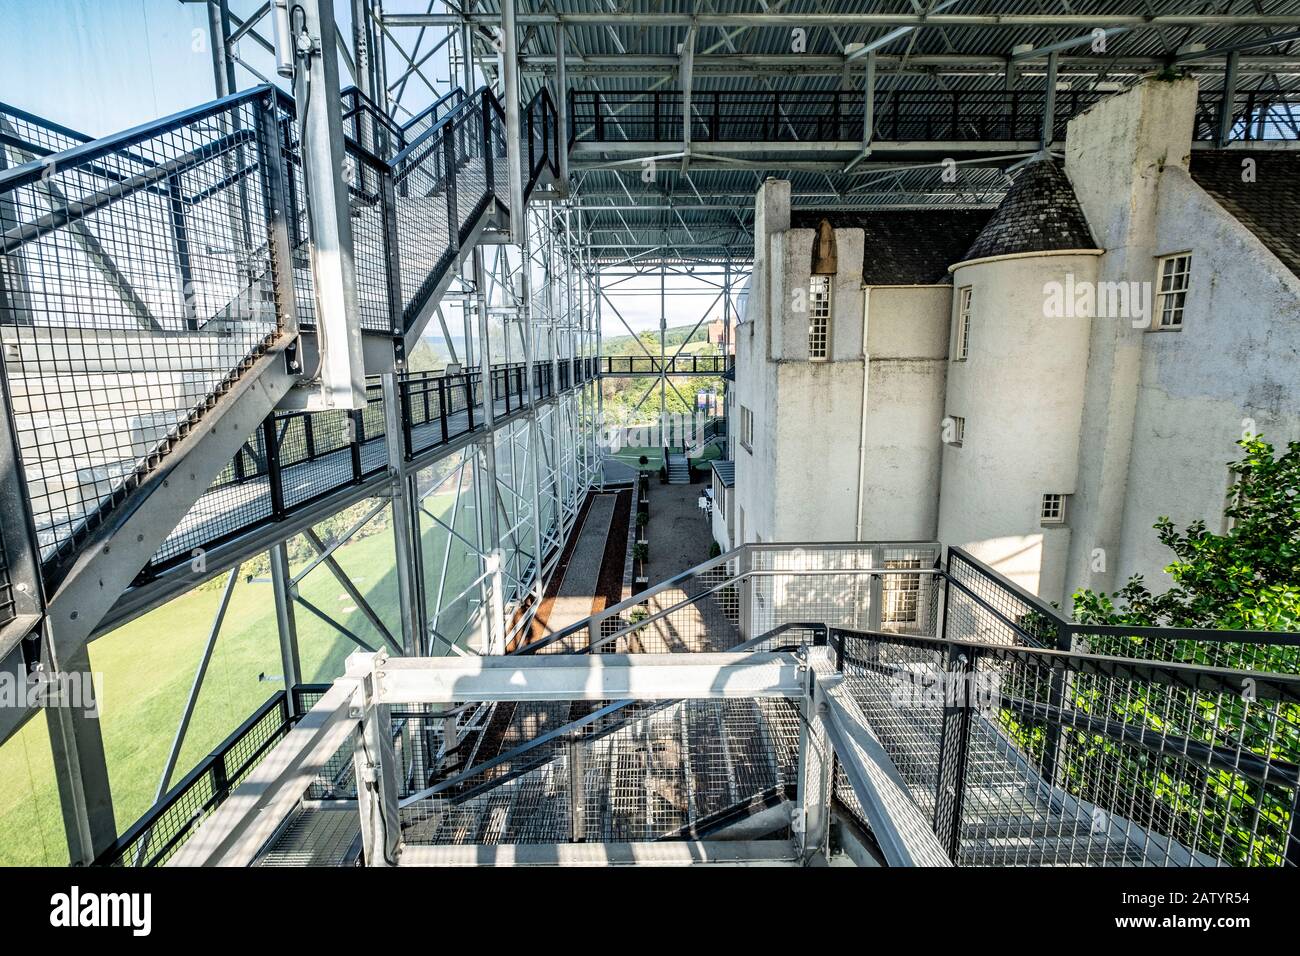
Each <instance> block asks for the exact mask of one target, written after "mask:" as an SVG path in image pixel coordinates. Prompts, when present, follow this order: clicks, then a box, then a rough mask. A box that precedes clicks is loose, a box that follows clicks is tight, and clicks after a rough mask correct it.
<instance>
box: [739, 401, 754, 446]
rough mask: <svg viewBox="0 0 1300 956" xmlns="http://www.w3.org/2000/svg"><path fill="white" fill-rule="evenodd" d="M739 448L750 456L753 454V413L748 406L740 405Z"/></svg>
mask: <svg viewBox="0 0 1300 956" xmlns="http://www.w3.org/2000/svg"><path fill="white" fill-rule="evenodd" d="M737 407H739V409H740V447H741V448H743V449H745V451H747V452H749V453H750V454H751V455H752V454H754V413H753V412H752V411H750V410H749V408H748V406H745V405H740V404H739V403H737Z"/></svg>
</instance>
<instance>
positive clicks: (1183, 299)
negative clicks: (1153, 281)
mask: <svg viewBox="0 0 1300 956" xmlns="http://www.w3.org/2000/svg"><path fill="white" fill-rule="evenodd" d="M1191 275H1192V257H1191V255H1189V254H1184V255H1179V256H1165V257H1164V258H1163V259H1161V260H1160V291H1159V293H1158V294H1157V295H1156V317H1155V327H1156V328H1157V329H1181V328H1182V327H1183V308H1184V307H1185V306H1186V305H1187V289H1188V287H1189V285H1190V284H1191Z"/></svg>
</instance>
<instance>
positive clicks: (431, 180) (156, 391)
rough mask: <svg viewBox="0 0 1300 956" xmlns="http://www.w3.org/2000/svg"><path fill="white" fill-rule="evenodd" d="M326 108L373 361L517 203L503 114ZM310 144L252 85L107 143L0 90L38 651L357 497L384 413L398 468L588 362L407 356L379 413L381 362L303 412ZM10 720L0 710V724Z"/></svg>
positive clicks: (449, 101)
mask: <svg viewBox="0 0 1300 956" xmlns="http://www.w3.org/2000/svg"><path fill="white" fill-rule="evenodd" d="M343 108H344V112H345V123H346V125H347V128H348V129H349V131H350V132H351V133H352V134H353V136H351V137H349V138H348V139H347V142H346V143H345V153H346V156H347V159H348V162H347V164H346V169H345V178H347V179H348V196H349V204H350V207H351V214H352V215H351V225H352V236H353V259H354V264H355V270H356V281H357V287H358V293H359V295H358V298H359V302H360V316H359V320H360V326H361V331H362V339H363V352H364V354H365V357H366V372H367V374H368V375H370V376H378V375H380V374H383V373H387V372H391V371H392V369H393V368H394V360H395V356H400V355H402V354H404V353H405V352H406V351H407V350H408V349H410V348H412V347H413V346H414V345H415V344H416V343H417V342H418V341H419V338H420V335H421V333H422V331H423V329H424V327H425V326H426V324H427V323H428V322H429V321H430V319H431V317H432V316H433V314H434V313H435V310H436V307H437V303H438V300H439V298H440V296H441V295H442V293H443V292H444V291H445V290H446V289H447V287H448V286H449V285H450V283H451V282H452V281H453V280H454V279H455V277H456V273H457V268H458V265H459V263H460V262H461V261H462V260H463V259H464V258H465V257H466V256H467V255H468V254H469V253H470V251H471V250H472V249H473V247H474V245H475V244H476V243H479V242H483V241H489V240H492V241H497V240H494V239H493V237H494V236H496V235H498V234H499V231H500V228H501V227H502V225H503V224H504V223H506V222H507V221H508V218H507V217H508V216H509V209H508V208H507V203H506V202H504V201H503V200H502V197H504V196H505V195H506V193H507V188H506V186H507V181H508V179H509V176H508V167H507V163H508V158H507V148H506V137H505V130H504V127H503V123H504V111H503V110H502V108H501V105H500V104H499V103H498V102H497V101H496V99H495V98H494V97H493V96H492V94H491V93H490V92H488V91H487V90H485V89H484V90H479V91H477V92H475V93H473V94H466V93H464V92H462V91H457V92H456V94H455V95H454V96H451V97H447V98H444V99H443V100H440V101H438V102H437V103H435V104H434V105H433V106H432V107H430V109H429V110H427V111H425V112H424V113H422V114H420V115H419V116H417V117H415V118H414V119H413V120H412V121H411V122H410V123H408V124H406V125H405V126H398V125H397V124H395V123H393V122H392V121H391V120H388V119H387V118H386V117H383V116H382V114H381V113H379V112H378V111H377V110H375V109H374V108H373V107H372V106H370V105H369V104H368V103H367V102H366V101H365V100H364V97H361V96H360V94H357V93H356V92H355V91H345V93H344V96H343ZM521 124H522V129H521V136H522V140H523V142H524V143H525V144H526V145H527V148H526V149H525V150H523V152H522V154H521V156H520V162H521V165H522V167H523V168H522V170H521V173H522V179H523V184H524V196H525V201H527V200H528V198H529V197H530V196H532V195H533V194H534V192H535V191H536V190H537V188H538V187H539V186H542V187H543V188H546V187H549V186H550V185H551V184H552V177H553V176H554V175H555V169H556V164H557V158H556V153H555V149H556V141H557V136H556V124H555V112H554V108H553V106H552V105H551V103H550V100H549V94H547V93H546V92H545V91H542V92H540V93H539V94H538V96H537V97H535V98H534V100H533V101H532V102H531V103H530V104H529V105H528V107H527V108H526V109H525V110H524V111H523V115H522V117H521ZM363 143H364V144H365V145H362V144H363ZM375 150H382V151H383V154H382V155H381V154H380V153H378V152H375ZM301 151H302V143H301V137H300V133H299V130H298V125H297V119H296V117H295V111H294V105H293V103H292V102H291V101H290V100H288V99H287V98H286V97H285V96H284V95H283V94H282V93H280V92H279V91H278V90H276V89H274V88H272V87H269V86H267V87H258V88H255V89H251V90H247V91H244V92H241V93H238V94H235V95H232V96H229V97H226V98H224V99H222V100H218V101H216V102H213V103H210V104H206V105H204V106H200V107H196V108H194V109H191V110H187V111H185V112H182V113H178V114H176V115H174V116H170V117H167V118H165V119H162V120H158V121H156V122H154V123H150V124H146V125H144V126H141V127H138V128H136V129H133V130H129V131H126V132H123V133H120V134H117V135H114V136H109V137H105V138H103V139H98V140H92V139H90V138H89V137H86V136H83V135H81V134H79V133H77V132H75V131H73V130H68V129H66V128H64V127H60V126H58V125H57V124H53V123H49V122H47V121H45V120H42V119H41V118H39V117H36V116H34V115H32V114H30V113H26V112H24V111H22V110H19V109H15V108H12V107H8V106H3V105H0V255H3V259H4V261H3V269H4V272H5V275H6V276H7V277H8V279H7V280H6V285H5V289H4V295H3V296H0V347H2V349H3V362H4V372H5V375H4V383H5V394H4V395H3V398H4V400H5V404H7V405H8V406H9V407H10V408H11V409H12V413H13V417H12V424H13V432H12V434H11V435H10V434H8V433H7V430H6V434H4V435H0V438H2V439H3V442H0V445H3V447H2V448H0V454H2V455H3V456H4V457H5V458H6V459H12V464H13V465H14V467H12V468H10V469H6V481H7V482H8V483H9V485H11V486H12V487H11V488H8V487H7V488H6V489H5V493H6V494H12V496H13V497H12V498H11V499H9V500H11V501H12V502H14V507H15V508H17V507H19V504H18V503H19V502H20V503H21V510H22V512H26V513H27V514H28V515H29V516H30V525H29V527H28V528H24V527H23V524H24V522H23V521H21V520H20V521H14V522H12V523H9V522H7V524H8V525H9V527H8V533H7V534H6V535H5V542H4V545H5V550H6V553H7V555H8V558H7V560H6V562H4V567H5V568H6V580H5V581H3V582H0V585H3V586H8V585H9V584H10V581H9V579H8V574H9V571H8V569H9V568H10V567H16V566H17V565H19V564H22V563H23V561H24V559H25V560H27V561H29V562H30V563H32V564H35V565H38V566H39V576H40V580H39V582H36V583H37V584H38V585H39V588H37V589H31V588H30V585H31V583H32V582H30V581H29V582H28V585H29V593H34V592H35V591H36V590H40V591H43V592H44V596H45V608H44V610H45V612H46V613H47V615H48V617H49V618H50V620H51V621H53V622H56V626H55V627H54V628H53V629H52V634H53V635H54V645H53V649H52V653H53V657H54V660H53V661H47V662H46V663H47V664H49V665H51V666H54V667H69V666H74V667H75V662H76V660H77V658H78V656H79V655H82V654H84V648H85V644H86V641H87V640H88V639H89V638H90V637H91V636H92V635H93V634H95V633H96V632H98V631H99V630H101V629H102V628H104V627H105V626H107V625H109V624H111V623H112V622H113V621H116V620H120V619H121V618H122V617H123V616H125V615H129V614H131V613H134V612H135V611H137V610H138V609H139V608H141V607H145V606H151V605H152V604H156V603H158V602H160V601H162V600H165V599H166V598H167V597H169V596H172V595H174V594H176V593H179V589H180V588H181V587H182V586H183V584H184V582H183V575H171V576H170V577H169V572H171V571H173V570H175V569H181V568H183V567H184V566H185V564H186V563H187V562H188V561H189V560H190V558H191V556H192V555H193V554H195V553H204V554H207V553H208V552H209V551H212V552H221V553H222V554H224V555H225V558H224V559H225V560H237V559H238V557H239V556H241V555H246V554H250V553H254V551H255V550H256V549H259V548H260V549H261V550H265V548H266V546H267V542H268V537H267V534H271V535H274V536H278V537H276V540H278V539H279V538H282V537H283V536H284V535H286V534H291V533H292V532H293V526H291V525H290V524H288V523H287V522H286V519H287V518H295V519H296V520H298V521H300V522H302V523H310V522H311V521H313V520H319V519H320V518H323V517H325V516H326V515H328V514H331V513H333V512H334V511H336V510H337V509H338V508H339V507H342V506H344V505H345V504H347V503H349V502H350V501H352V500H357V499H358V498H360V497H362V496H364V494H365V493H366V491H368V490H370V491H373V489H374V488H375V487H376V484H377V482H378V481H379V480H381V479H382V478H383V476H384V475H385V472H386V471H387V470H388V468H389V467H390V466H391V460H390V453H389V452H388V451H387V450H386V438H385V433H386V429H387V424H388V422H394V423H396V425H395V427H399V428H401V430H402V436H401V449H402V456H403V459H404V462H403V464H404V467H405V466H407V465H410V466H412V467H413V466H415V465H416V464H418V463H423V464H426V465H427V464H428V463H429V462H430V461H432V460H434V459H436V458H437V457H439V456H440V455H442V454H446V453H448V452H450V451H452V450H454V449H455V448H457V447H460V445H462V444H464V443H465V442H466V441H468V440H469V437H470V436H472V435H473V434H474V433H475V432H476V431H478V430H480V429H481V427H482V423H483V420H484V418H485V415H486V412H487V410H488V407H489V406H490V407H491V408H492V410H493V411H494V412H495V414H496V416H497V417H499V418H504V419H508V418H509V417H510V416H511V415H514V414H517V413H519V412H520V410H521V409H523V408H525V407H526V406H527V405H528V403H529V401H530V399H531V396H532V395H536V397H537V400H538V401H539V402H543V401H550V400H553V399H554V398H555V397H556V396H558V395H559V394H560V393H561V392H563V391H568V390H571V389H575V388H579V387H581V386H582V385H583V384H585V383H586V382H587V381H589V380H590V379H591V378H592V377H593V376H594V374H595V369H594V367H593V365H592V363H591V362H590V361H589V360H587V359H576V358H565V359H562V360H554V359H553V358H552V357H550V356H546V357H544V358H542V359H541V361H539V362H538V363H537V364H536V365H535V366H534V372H535V378H534V381H532V382H529V381H528V380H527V377H528V376H527V370H526V368H525V367H524V366H523V365H520V364H515V365H511V366H500V367H494V368H493V369H492V372H491V376H490V381H489V382H484V381H483V376H482V375H481V374H479V373H478V372H472V373H462V374H455V375H439V376H432V375H427V374H409V373H402V374H401V375H400V376H399V378H398V381H397V395H398V399H399V402H400V405H401V408H400V409H398V410H396V414H394V410H392V409H385V407H384V402H383V389H382V388H381V386H380V381H379V379H378V378H375V377H372V378H371V379H370V380H369V383H370V384H369V388H368V395H369V402H368V404H367V407H366V408H365V409H364V410H361V411H357V412H352V413H349V412H319V413H312V414H307V413H304V412H300V411H294V409H295V408H298V407H301V401H300V400H299V399H298V398H297V397H296V396H297V393H298V392H300V391H301V389H299V388H296V386H298V385H300V384H302V381H303V378H304V374H305V373H306V372H308V371H309V370H312V369H315V368H317V365H318V349H317V344H316V317H315V292H314V289H313V276H312V269H311V263H310V260H309V256H308V248H309V235H308V229H307V213H306V204H305V200H304V176H303V157H302V155H301ZM553 363H554V364H553ZM556 370H558V380H554V379H555V372H556ZM20 513H21V512H20ZM214 556H215V555H214ZM0 612H3V613H5V614H6V616H4V617H0V638H2V639H3V644H0V661H3V666H4V669H5V670H6V671H9V672H12V673H14V674H21V673H25V672H26V670H27V668H28V666H29V665H30V664H31V663H32V662H33V661H32V660H31V658H32V656H33V655H38V654H40V653H41V651H40V649H39V648H37V647H36V646H35V643H36V642H34V641H33V642H30V643H31V644H32V646H30V647H27V648H26V650H24V649H23V647H22V642H23V640H24V639H25V638H26V637H27V636H28V632H27V631H26V630H23V629H21V628H19V627H16V626H14V627H9V626H6V625H10V624H16V623H21V622H19V621H18V618H19V614H18V612H17V609H16V608H15V609H14V610H12V611H10V610H9V609H8V608H5V607H3V606H0ZM25 620H26V621H27V626H30V624H31V623H34V621H35V618H34V617H32V616H28V617H27V618H25ZM6 710H7V712H8V711H16V710H17V709H14V708H7V709H6ZM25 716H26V713H25V712H24V713H21V714H8V716H7V718H6V720H5V721H4V722H3V725H2V726H0V740H2V739H4V738H6V737H7V736H8V735H9V734H10V733H11V732H12V731H13V730H14V729H15V727H16V726H18V724H19V723H20V722H21V719H22V718H24V717H25Z"/></svg>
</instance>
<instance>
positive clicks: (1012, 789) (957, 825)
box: [831, 630, 1300, 866]
mask: <svg viewBox="0 0 1300 956" xmlns="http://www.w3.org/2000/svg"><path fill="white" fill-rule="evenodd" d="M831 640H832V643H834V644H836V645H837V648H838V650H839V652H840V655H841V656H840V666H841V668H842V671H843V673H844V675H845V683H846V685H847V686H848V687H849V689H850V692H851V693H852V695H853V697H854V699H855V701H856V702H857V703H858V705H859V707H860V708H861V709H862V711H863V713H864V714H865V715H866V718H867V720H868V721H869V723H870V725H871V727H872V729H873V731H874V732H875V734H876V736H877V737H878V738H879V739H880V741H881V743H882V745H883V746H884V747H885V749H886V751H887V752H888V753H889V755H890V757H891V758H892V760H893V762H894V764H895V766H896V767H897V768H898V770H899V772H900V773H901V775H902V776H903V778H904V779H905V780H906V782H907V784H908V786H909V788H910V790H911V793H912V795H913V797H914V799H915V800H916V802H917V804H918V805H919V806H921V807H922V809H923V810H925V811H926V812H927V813H929V814H930V815H931V816H932V819H933V821H934V828H935V832H936V834H937V835H938V836H939V838H940V840H941V842H943V843H944V845H945V846H946V847H947V849H948V851H949V853H950V854H951V855H952V857H953V859H954V861H956V862H958V863H959V864H963V865H1004V866H1005V865H1017V866H1110V865H1125V866H1133V865H1137V866H1223V865H1227V866H1247V865H1249V866H1279V865H1292V866H1293V865H1295V864H1296V863H1297V862H1298V861H1300V845H1298V844H1297V836H1298V835H1297V833H1296V826H1295V819H1296V811H1295V807H1296V804H1295V801H1296V798H1297V793H1298V792H1300V790H1298V787H1300V781H1298V780H1297V775H1296V768H1297V762H1298V760H1300V678H1296V677H1294V676H1292V675H1279V674H1264V673H1261V672H1244V671H1236V670H1230V669H1225V668H1212V667H1203V666H1200V665H1188V664H1180V663H1168V662H1155V661H1140V662H1135V661H1131V660H1124V659H1119V658H1113V657H1107V656H1104V655H1095V654H1080V653H1077V652H1075V653H1071V652H1067V651H1058V650H1055V649H1048V648H1041V647H1029V646H1017V645H1012V644H1005V643H983V642H975V641H969V640H943V639H933V638H918V637H907V636H901V635H886V634H870V633H865V632H851V631H835V630H832V632H831Z"/></svg>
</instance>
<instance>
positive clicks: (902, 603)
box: [880, 558, 921, 624]
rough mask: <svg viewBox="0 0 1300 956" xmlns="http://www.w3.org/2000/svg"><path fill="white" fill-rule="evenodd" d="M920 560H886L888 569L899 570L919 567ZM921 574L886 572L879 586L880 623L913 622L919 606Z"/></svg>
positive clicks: (915, 619)
mask: <svg viewBox="0 0 1300 956" xmlns="http://www.w3.org/2000/svg"><path fill="white" fill-rule="evenodd" d="M920 567H921V562H920V560H919V559H916V558H907V559H900V560H897V561H886V562H885V568H886V570H889V571H901V570H907V569H910V568H918V569H919V568H920ZM920 597H921V575H919V574H886V575H884V577H883V580H882V582H881V588H880V598H881V607H880V623H881V624H915V623H916V621H917V609H918V608H919V607H920Z"/></svg>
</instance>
